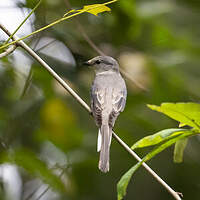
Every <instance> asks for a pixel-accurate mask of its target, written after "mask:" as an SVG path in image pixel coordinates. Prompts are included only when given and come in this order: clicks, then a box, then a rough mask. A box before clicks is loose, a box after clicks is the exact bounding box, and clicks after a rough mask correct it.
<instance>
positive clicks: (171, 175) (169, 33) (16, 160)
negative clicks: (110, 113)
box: [0, 0, 200, 200]
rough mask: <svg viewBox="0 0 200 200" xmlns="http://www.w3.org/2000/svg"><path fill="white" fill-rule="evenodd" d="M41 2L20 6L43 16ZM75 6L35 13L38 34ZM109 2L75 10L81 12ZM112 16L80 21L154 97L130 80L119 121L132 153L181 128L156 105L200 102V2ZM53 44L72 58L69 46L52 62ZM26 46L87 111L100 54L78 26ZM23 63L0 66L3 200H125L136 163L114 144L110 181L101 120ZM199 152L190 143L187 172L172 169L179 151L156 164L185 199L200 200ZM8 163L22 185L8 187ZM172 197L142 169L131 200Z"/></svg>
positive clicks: (132, 2)
mask: <svg viewBox="0 0 200 200" xmlns="http://www.w3.org/2000/svg"><path fill="white" fill-rule="evenodd" d="M16 2H17V1H16ZM37 2H38V1H36V0H34V1H33V0H25V1H24V2H23V1H20V3H19V1H18V4H17V5H18V6H19V7H20V8H23V9H26V8H33V7H34V6H35V5H36V3H37ZM67 2H68V1H67V0H57V1H54V0H45V1H43V2H42V4H41V5H40V6H39V8H38V9H37V10H36V11H35V20H34V21H33V22H32V29H33V30H37V29H39V28H41V27H43V26H45V25H47V24H49V23H51V22H53V21H55V20H57V19H59V18H61V17H62V16H63V15H64V13H66V12H67V11H69V10H70V9H69V7H68V5H67ZM104 2H105V1H103V0H98V1H97V0H93V1H91V0H90V1H89V0H85V1H82V0H76V1H70V3H71V6H72V9H81V8H83V6H84V5H89V4H95V3H98V4H100V3H104ZM109 7H110V8H111V12H109V13H108V12H105V13H102V14H99V15H98V16H97V17H96V16H93V15H91V14H89V13H85V14H83V15H81V16H77V17H76V20H78V21H79V23H80V24H81V25H82V26H83V28H84V30H85V32H86V34H87V35H88V36H89V37H90V38H91V40H92V41H93V42H94V43H95V44H96V45H97V46H98V47H99V48H100V49H101V50H102V51H103V52H104V53H105V54H108V55H111V56H113V57H115V58H116V59H117V60H118V61H119V63H120V66H121V67H122V68H123V69H124V70H125V71H126V72H127V73H128V74H129V75H130V76H131V77H133V78H134V80H136V81H138V82H139V83H141V84H142V85H144V86H145V87H146V88H147V89H148V92H144V91H142V90H140V89H139V88H138V87H136V86H135V85H134V83H133V82H131V81H130V80H126V83H127V87H128V99H127V104H126V109H125V111H124V112H123V113H121V115H120V117H119V119H118V121H117V122H116V125H115V132H116V133H117V134H118V135H119V136H120V137H121V138H122V139H123V140H124V141H125V142H127V144H128V145H132V144H133V143H135V142H136V141H137V140H139V139H141V138H143V137H145V136H147V135H150V134H153V133H156V132H158V131H160V130H163V129H166V128H171V127H178V125H179V124H178V123H176V122H175V121H173V120H171V119H169V118H167V117H166V116H162V115H160V114H159V113H155V112H152V111H150V110H149V109H148V108H147V107H146V104H156V105H158V104H161V103H162V102H199V99H200V95H199V91H200V84H199V76H200V70H199V64H200V60H199V56H200V45H199V44H200V43H199V33H200V27H199V20H200V14H199V12H198V11H199V9H200V3H198V2H197V1H194V0H193V1H180V0H177V1H171V0H165V1H159V0H126V1H122V0H121V1H118V2H117V3H114V4H111V5H109ZM0 9H2V10H3V9H6V8H4V7H3V8H0ZM13 21H15V19H13ZM44 37H48V38H53V39H55V41H59V42H61V43H62V44H64V45H65V47H67V48H68V50H69V51H70V52H71V54H72V55H69V54H68V52H67V50H63V52H62V53H63V57H61V56H62V55H61V54H62V53H60V52H59V51H58V49H60V48H61V46H59V45H57V46H54V49H53V54H54V55H57V58H56V57H52V56H50V55H49V54H48V51H50V48H49V47H50V45H46V46H45V47H44V49H47V53H46V54H44V53H43V52H42V51H40V50H38V49H37V46H42V45H43V44H41V41H40V40H41V38H44ZM0 40H2V39H1V35H0ZM0 42H1V43H2V42H3V41H0ZM26 42H27V44H29V45H31V46H32V48H33V49H35V50H36V51H37V53H38V54H39V55H40V56H41V57H42V58H43V59H44V60H45V61H46V62H47V63H48V64H49V65H50V66H51V67H52V68H53V69H54V70H55V71H56V72H58V74H59V75H60V76H61V77H63V78H64V79H66V80H67V82H68V83H69V84H70V86H71V87H72V88H73V89H75V90H76V91H77V93H78V94H79V95H80V96H81V97H82V98H83V99H84V100H85V101H86V102H87V103H89V102H90V96H89V90H90V85H91V82H92V77H93V72H92V70H90V69H87V68H85V67H83V66H82V62H83V61H86V60H87V59H88V58H91V57H94V56H96V55H97V53H96V52H95V51H94V50H93V49H92V48H91V47H90V46H89V45H88V43H87V42H86V41H85V39H84V38H83V36H82V34H81V32H80V30H79V29H78V26H77V24H76V22H75V21H74V20H73V19H70V20H67V21H64V22H62V23H60V24H58V25H56V26H53V27H51V28H49V29H47V30H46V31H43V32H40V33H39V34H37V35H35V36H34V37H32V38H29V39H28V40H26ZM54 44H55V43H54ZM20 51H23V50H21V49H20ZM58 52H59V53H58ZM58 54H59V55H58ZM16 56H18V55H17V54H16V53H13V54H12V55H10V56H8V57H5V58H3V59H1V60H0V140H1V141H0V149H1V151H0V158H1V165H0V167H1V168H0V177H1V184H0V198H1V199H6V198H7V195H6V194H7V193H8V192H9V193H10V194H13V196H14V197H13V196H12V197H13V199H15V200H16V199H20V200H21V199H27V197H28V196H30V195H31V194H32V193H34V194H33V195H32V196H31V197H30V199H31V200H33V199H37V197H38V196H39V195H40V194H42V192H43V191H44V190H45V186H46V184H48V185H49V186H50V189H49V190H48V191H47V192H46V193H45V194H44V195H43V196H42V198H43V199H59V200H60V199H79V200H84V199H87V200H88V199H95V200H100V199H116V190H117V188H116V183H117V182H118V181H119V179H120V177H121V176H122V175H123V174H124V173H125V172H126V171H127V170H128V169H129V168H130V167H131V166H133V165H134V164H135V163H136V161H134V160H133V158H132V157H130V156H129V154H128V153H127V152H125V151H124V150H123V149H122V148H121V146H120V145H118V144H117V143H116V142H115V141H113V144H112V147H111V170H110V172H109V173H108V174H102V173H101V172H99V170H98V168H97V165H98V157H99V154H98V153H97V152H96V139H97V128H96V127H95V124H94V122H93V120H92V118H91V117H90V116H88V113H86V112H85V111H84V110H83V109H82V107H81V106H80V105H79V104H78V103H77V102H75V101H74V100H73V99H72V98H71V96H70V95H69V94H67V93H66V91H64V90H63V89H62V88H61V86H59V85H58V84H57V83H56V82H55V81H54V80H53V78H52V77H51V76H50V75H49V74H48V72H46V71H45V70H44V69H43V68H42V67H41V66H40V65H39V64H38V63H36V62H35V61H34V60H32V59H31V58H29V56H27V55H26V57H28V58H29V59H31V60H32V61H31V62H32V64H31V65H28V64H27V63H26V62H24V57H20V58H19V59H21V61H22V62H21V63H20V65H18V63H17V62H16ZM68 57H72V58H73V59H74V60H75V62H76V65H73V63H71V62H70V59H68V60H66V59H67V58H68ZM61 58H62V59H61ZM30 67H31V69H32V76H31V78H30V81H26V80H27V78H28V76H29V73H27V71H29V69H30ZM27 69H28V70H27ZM24 87H26V89H25V94H23V92H24ZM182 123H185V121H183V122H182ZM179 136H180V135H179ZM179 136H178V137H179ZM173 139H175V138H173ZM199 150H200V147H199V136H196V137H193V138H191V139H190V140H189V141H188V144H187V146H186V149H185V155H184V162H182V163H181V164H174V163H173V162H172V161H173V156H172V155H173V151H172V149H171V148H170V149H168V150H166V151H164V152H162V153H161V154H160V155H158V156H157V157H156V158H154V160H153V161H151V163H150V164H151V167H152V168H153V169H155V171H156V172H157V173H158V174H159V175H160V176H161V177H162V178H163V179H164V180H165V181H166V182H167V183H168V184H169V185H172V187H173V188H174V189H175V190H176V191H180V192H182V193H183V195H184V199H193V200H198V199H199V187H200V184H199V179H200V175H199V166H200V160H199V154H198V152H199ZM147 152H148V151H147V150H146V149H138V150H137V153H138V154H139V155H140V156H141V157H143V156H142V155H146V154H147ZM7 163H10V165H13V166H16V167H17V172H18V175H19V178H18V179H17V177H15V178H13V179H12V180H18V182H16V183H15V184H16V185H14V186H13V185H9V186H8V182H6V179H5V177H4V176H3V175H2V173H1V171H3V168H4V165H5V164H7ZM55 166H59V169H62V168H64V169H65V170H64V173H63V175H62V177H60V176H59V174H60V173H57V171H56V170H53V168H55ZM57 170H58V169H57ZM58 171H59V172H60V170H58ZM10 174H11V172H10ZM146 175H147V176H146ZM10 176H13V177H14V175H12V174H11V175H10ZM20 181H21V182H22V185H21V190H19V191H18V193H19V198H17V195H15V194H16V193H15V192H14V188H17V184H18V185H19V182H20ZM9 183H10V184H11V183H12V181H11V182H9ZM13 184H14V183H13ZM61 185H64V186H61ZM9 188H12V189H11V190H10V189H9ZM57 188H60V189H61V188H63V190H57ZM144 189H145V192H144ZM42 198H41V199H42ZM169 198H171V199H172V197H171V196H170V195H169V194H168V193H167V192H166V191H165V189H163V188H162V186H161V185H159V184H158V183H157V182H156V181H155V180H154V179H152V177H150V176H149V175H148V174H147V173H146V171H142V169H141V171H140V170H139V171H138V172H137V173H136V174H135V176H134V181H130V184H129V186H128V193H127V196H126V197H125V199H163V200H165V199H166V200H168V199H169ZM10 199H12V198H10Z"/></svg>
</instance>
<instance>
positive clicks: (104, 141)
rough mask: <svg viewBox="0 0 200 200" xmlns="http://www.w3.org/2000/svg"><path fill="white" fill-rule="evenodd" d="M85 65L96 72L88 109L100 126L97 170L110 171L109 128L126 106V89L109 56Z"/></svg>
mask: <svg viewBox="0 0 200 200" xmlns="http://www.w3.org/2000/svg"><path fill="white" fill-rule="evenodd" d="M85 64H87V65H90V66H93V67H94V69H95V73H96V75H95V79H94V81H93V84H92V88H91V110H92V114H93V117H94V119H95V122H96V125H97V126H98V127H99V133H98V141H97V151H98V152H99V151H100V159H99V169H100V170H101V171H102V172H105V173H106V172H108V171H109V157H110V144H111V139H112V129H113V127H114V124H115V120H116V119H117V117H118V115H119V114H120V112H122V111H123V110H124V107H125V104H126V96H127V90H126V85H125V82H124V79H123V78H122V76H121V74H120V72H119V65H118V63H117V61H116V60H115V59H113V58H112V57H110V56H97V57H95V58H93V59H91V60H89V61H87V62H86V63H85Z"/></svg>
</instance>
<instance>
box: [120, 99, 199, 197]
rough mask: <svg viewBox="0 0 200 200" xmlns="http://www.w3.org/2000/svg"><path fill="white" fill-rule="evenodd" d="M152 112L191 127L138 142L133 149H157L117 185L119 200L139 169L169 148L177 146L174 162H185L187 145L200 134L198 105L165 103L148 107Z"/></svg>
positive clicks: (158, 134) (177, 129) (173, 130)
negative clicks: (191, 138) (184, 155)
mask: <svg viewBox="0 0 200 200" xmlns="http://www.w3.org/2000/svg"><path fill="white" fill-rule="evenodd" d="M148 107H149V108H150V109H152V110H155V111H158V112H161V113H164V114H165V115H167V116H169V117H171V118H172V119H175V120H177V121H178V122H179V123H180V124H181V125H179V126H181V127H182V126H190V127H191V128H188V129H181V128H172V129H165V130H162V131H159V132H158V133H155V134H153V135H150V136H146V137H144V138H142V139H141V140H139V141H137V142H136V143H135V144H133V146H132V147H131V148H132V149H136V148H144V147H148V146H154V145H158V146H157V147H155V148H154V149H153V150H152V151H151V152H150V153H148V154H147V155H146V156H145V157H144V158H143V159H142V160H141V161H140V162H138V163H137V164H136V165H134V166H133V167H132V168H131V169H129V170H128V171H127V172H126V173H125V174H124V175H123V176H122V177H121V179H120V181H119V182H118V184H117V190H118V200H121V199H122V198H123V197H124V196H125V194H126V189H127V186H128V183H129V181H130V179H131V177H132V175H133V174H134V173H135V172H136V171H137V169H138V168H139V167H140V166H141V165H142V163H143V162H146V161H148V160H150V159H152V158H153V157H154V156H156V155H157V154H158V153H160V152H162V151H163V150H165V149H166V148H168V147H169V146H171V145H173V144H175V148H174V162H181V161H182V160H183V152H184V149H185V147H186V145H187V141H188V138H189V137H190V136H194V135H197V134H200V128H199V126H200V104H197V103H163V104H161V106H155V105H148Z"/></svg>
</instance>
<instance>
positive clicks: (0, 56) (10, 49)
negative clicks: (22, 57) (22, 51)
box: [0, 45, 17, 58]
mask: <svg viewBox="0 0 200 200" xmlns="http://www.w3.org/2000/svg"><path fill="white" fill-rule="evenodd" d="M16 48H17V47H16V45H12V46H10V47H9V48H8V49H6V50H5V51H4V52H3V53H0V58H3V57H5V56H7V55H9V54H11V53H12V52H13V51H14V50H15V49H16Z"/></svg>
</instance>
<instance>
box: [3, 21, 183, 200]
mask: <svg viewBox="0 0 200 200" xmlns="http://www.w3.org/2000/svg"><path fill="white" fill-rule="evenodd" d="M0 28H1V29H2V30H3V31H4V32H5V33H7V34H8V35H10V33H9V31H8V30H7V29H6V28H5V27H4V26H3V25H1V24H0ZM13 39H14V40H17V39H18V38H17V37H13ZM17 44H18V45H19V46H21V47H22V48H24V49H25V50H26V51H27V52H28V53H29V54H30V55H31V56H32V57H33V58H35V59H36V60H37V61H38V62H39V63H40V64H41V65H42V66H43V67H44V68H45V69H46V70H47V71H48V72H49V73H50V74H51V75H52V76H53V77H54V78H55V79H56V80H57V81H58V82H59V83H60V84H61V85H62V86H63V87H64V88H65V89H66V90H67V91H68V92H69V93H70V94H71V95H72V96H73V97H74V98H75V99H76V101H78V102H79V103H80V104H81V105H82V106H83V107H84V108H85V109H86V110H87V111H88V112H89V113H91V109H90V107H89V106H88V105H87V104H86V103H85V102H84V101H83V100H82V99H81V97H79V96H78V95H77V94H76V93H75V92H74V91H73V90H72V89H71V88H70V87H69V86H68V85H67V83H65V81H64V80H63V79H61V78H60V77H59V76H58V75H57V74H56V72H54V71H53V70H52V69H51V68H50V66H49V65H48V64H46V63H45V62H44V61H43V60H42V59H41V58H40V57H39V56H38V55H37V54H36V53H35V52H34V51H33V50H32V49H31V48H30V47H29V46H28V45H26V44H25V43H24V42H23V41H18V42H17ZM113 136H114V138H115V139H116V140H117V141H118V142H119V144H121V146H122V147H123V148H124V149H125V150H126V151H128V152H129V153H130V154H131V155H132V156H133V157H134V158H135V159H136V160H137V161H141V159H140V157H139V156H138V155H137V154H136V153H135V152H133V151H132V150H131V148H129V147H128V145H127V144H125V143H124V142H123V141H122V140H121V139H120V138H119V137H118V136H117V135H116V134H115V133H113ZM142 166H143V167H144V168H145V169H146V170H147V171H148V172H149V173H150V174H151V175H152V176H153V177H154V178H155V179H156V180H157V181H158V182H159V183H160V184H161V185H163V186H164V188H165V189H166V190H167V191H168V192H169V193H170V194H171V195H172V196H173V197H174V198H175V199H176V200H181V198H180V197H179V195H178V194H177V193H176V192H175V191H174V190H173V189H172V188H171V187H170V186H169V185H168V184H167V183H165V182H164V181H163V180H162V179H161V178H160V177H159V176H158V175H157V174H156V173H155V172H154V171H153V170H152V169H151V168H150V167H149V166H148V165H147V164H145V163H143V164H142Z"/></svg>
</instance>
